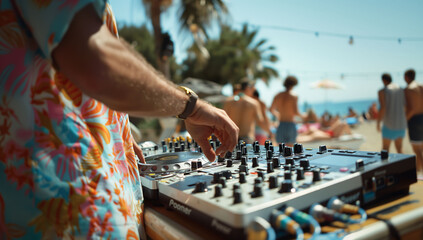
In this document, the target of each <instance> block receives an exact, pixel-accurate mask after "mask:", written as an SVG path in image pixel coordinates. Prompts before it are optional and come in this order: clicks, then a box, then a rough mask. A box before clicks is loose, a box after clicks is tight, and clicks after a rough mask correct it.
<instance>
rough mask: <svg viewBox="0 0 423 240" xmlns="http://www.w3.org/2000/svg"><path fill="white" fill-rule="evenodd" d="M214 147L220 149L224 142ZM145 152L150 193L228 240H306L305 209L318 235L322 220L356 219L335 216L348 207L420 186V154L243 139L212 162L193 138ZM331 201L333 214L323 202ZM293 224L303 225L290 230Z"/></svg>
mask: <svg viewBox="0 0 423 240" xmlns="http://www.w3.org/2000/svg"><path fill="white" fill-rule="evenodd" d="M210 144H211V145H212V146H213V147H214V148H216V147H218V146H219V144H220V143H219V141H218V140H216V141H213V140H210ZM142 147H143V149H144V152H145V154H146V155H147V156H146V161H147V164H140V171H141V177H142V178H141V179H142V183H143V187H144V193H145V196H146V197H147V198H151V199H158V200H159V202H160V203H161V204H163V205H164V206H166V207H167V208H169V209H173V210H175V211H177V212H179V213H180V214H182V215H185V216H187V217H189V218H193V219H195V220H197V221H199V222H201V223H203V224H204V225H206V226H209V227H210V228H211V229H214V230H216V231H217V232H219V233H220V234H221V235H222V236H223V237H225V238H246V237H250V238H255V237H254V236H256V235H255V234H256V233H260V234H261V235H260V236H264V235H263V232H266V234H265V235H266V236H267V238H268V239H272V238H275V237H280V234H288V233H290V234H297V237H298V236H300V235H301V234H302V233H301V231H302V230H301V228H302V227H303V225H304V224H305V222H304V221H305V220H304V219H307V218H306V217H305V216H303V217H302V218H300V220H298V218H299V216H302V215H301V214H304V213H303V212H301V211H299V210H302V211H309V212H310V215H308V214H305V215H307V216H312V217H310V219H312V220H307V221H306V222H308V224H309V225H310V226H311V227H307V229H314V231H313V230H312V231H311V232H314V233H313V234H316V233H318V231H319V227H318V224H317V223H314V222H316V220H318V221H322V220H328V219H335V220H345V222H348V220H349V218H348V217H347V216H346V215H345V214H344V213H337V214H335V213H334V211H335V210H336V209H338V210H339V209H341V208H342V206H344V205H343V204H352V205H348V206H350V209H351V208H353V207H351V206H365V205H368V204H370V203H373V202H375V201H377V200H380V199H381V198H383V197H386V196H388V195H390V194H393V193H408V189H409V185H410V184H412V183H414V182H416V171H415V157H414V156H412V155H404V154H392V153H391V154H389V153H388V152H386V151H382V152H364V151H350V150H334V149H327V148H326V146H320V147H319V148H318V149H304V148H303V146H302V145H301V144H295V145H294V146H293V147H288V146H285V145H284V144H279V145H277V146H273V145H272V142H270V141H266V143H265V145H264V146H260V145H259V144H258V143H254V144H252V145H249V144H245V143H244V142H240V143H239V144H238V145H237V147H236V149H235V150H234V151H233V152H229V153H228V154H226V156H225V157H224V158H220V157H219V158H217V160H216V161H215V162H213V163H210V162H208V160H207V159H206V158H205V157H204V155H203V154H202V153H201V148H199V147H198V145H197V144H196V143H195V142H193V141H191V140H190V139H188V140H187V141H185V140H184V139H182V138H181V139H177V140H176V139H175V140H174V141H169V140H168V141H163V142H162V146H160V147H159V146H158V145H154V144H151V145H149V146H147V145H145V146H142ZM333 197H336V198H334V199H335V200H334V199H332V200H331V198H333ZM330 200H331V201H330ZM328 201H329V203H328ZM326 203H328V207H331V208H333V209H326V208H325V207H323V206H322V205H320V204H326ZM334 203H337V204H334ZM340 203H342V204H340ZM340 206H341V207H340ZM356 208H358V207H356ZM289 209H290V210H289ZM297 209H298V210H297ZM353 209H354V208H353ZM358 212H359V211H358V210H357V209H356V210H355V212H354V213H358ZM293 213H297V214H293ZM301 219H303V220H301ZM314 219H316V220H314ZM291 220H292V221H293V223H295V224H297V225H295V224H291V225H289V224H288V223H291ZM302 221H303V222H302ZM287 224H288V225H287ZM284 226H285V230H283V229H284ZM287 226H290V227H289V229H290V230H291V232H290V231H288V230H286V229H287ZM295 226H297V227H295ZM295 229H297V230H295Z"/></svg>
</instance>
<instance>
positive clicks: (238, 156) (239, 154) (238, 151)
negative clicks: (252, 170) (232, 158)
mask: <svg viewBox="0 0 423 240" xmlns="http://www.w3.org/2000/svg"><path fill="white" fill-rule="evenodd" d="M236 160H241V150H237V151H236Z"/></svg>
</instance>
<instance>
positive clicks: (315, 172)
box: [313, 168, 322, 182]
mask: <svg viewBox="0 0 423 240" xmlns="http://www.w3.org/2000/svg"><path fill="white" fill-rule="evenodd" d="M320 180H322V179H321V178H320V169H318V168H317V169H314V170H313V182H318V181H320Z"/></svg>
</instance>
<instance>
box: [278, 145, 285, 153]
mask: <svg viewBox="0 0 423 240" xmlns="http://www.w3.org/2000/svg"><path fill="white" fill-rule="evenodd" d="M284 152H285V143H279V154H280V155H283V154H284Z"/></svg>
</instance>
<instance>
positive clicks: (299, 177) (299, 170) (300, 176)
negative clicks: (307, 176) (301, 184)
mask: <svg viewBox="0 0 423 240" xmlns="http://www.w3.org/2000/svg"><path fill="white" fill-rule="evenodd" d="M303 179H304V169H303V168H302V167H299V168H297V180H303Z"/></svg>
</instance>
